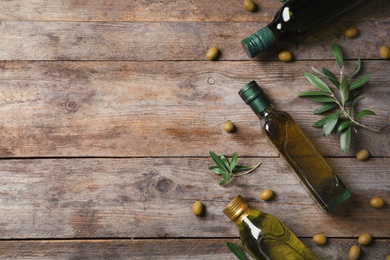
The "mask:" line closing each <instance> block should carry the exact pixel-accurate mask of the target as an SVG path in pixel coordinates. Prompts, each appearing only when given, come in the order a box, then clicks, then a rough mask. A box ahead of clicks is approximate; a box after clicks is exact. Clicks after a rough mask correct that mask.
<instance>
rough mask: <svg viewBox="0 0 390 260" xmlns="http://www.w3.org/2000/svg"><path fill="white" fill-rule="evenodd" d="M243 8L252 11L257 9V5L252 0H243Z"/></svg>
mask: <svg viewBox="0 0 390 260" xmlns="http://www.w3.org/2000/svg"><path fill="white" fill-rule="evenodd" d="M244 8H245V9H246V10H247V11H249V12H254V11H256V10H257V5H256V3H255V2H253V1H252V0H244Z"/></svg>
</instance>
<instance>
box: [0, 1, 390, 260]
mask: <svg viewBox="0 0 390 260" xmlns="http://www.w3.org/2000/svg"><path fill="white" fill-rule="evenodd" d="M255 1H256V3H257V4H258V5H259V7H260V8H259V10H258V12H255V13H250V12H247V11H246V10H245V9H244V8H243V2H242V1H236V0H215V1H208V0H197V1H186V0H137V1H127V0H115V1H107V0H96V1H92V0H84V1H80V0H50V1H49V0H7V1H0V10H2V12H0V35H1V37H0V50H1V51H0V116H1V120H0V164H1V167H0V259H23V260H24V259H30V260H38V259H39V260H45V259H71V260H78V259H80V260H81V259H83V260H85V259H87V260H88V259H235V257H234V255H233V254H232V253H231V252H230V251H229V250H228V248H227V247H226V245H225V243H226V242H227V241H231V242H235V243H237V244H238V243H239V240H238V233H237V228H236V227H235V225H234V223H232V222H231V221H230V220H228V219H227V217H226V216H224V214H223V213H222V210H223V208H224V207H225V206H226V204H227V203H228V202H229V201H230V200H231V199H232V198H233V197H234V196H236V195H238V194H241V195H242V196H244V197H245V198H246V199H247V200H248V202H249V203H250V204H251V205H252V206H253V207H255V208H258V209H260V210H264V211H265V212H268V213H271V214H274V215H275V216H277V217H278V218H279V219H280V220H282V221H283V222H284V223H285V224H286V225H287V226H288V227H289V228H290V229H291V230H292V231H293V232H294V233H295V234H296V235H298V236H299V237H300V238H302V240H303V242H304V243H305V244H306V245H307V246H308V247H309V248H310V249H311V250H313V252H314V253H315V254H316V255H317V256H318V257H319V259H331V260H333V259H340V260H341V259H347V257H348V256H347V255H348V251H349V248H350V247H351V246H352V245H354V244H357V237H358V236H359V235H360V234H362V233H364V232H368V233H371V234H372V235H373V236H374V242H373V243H372V244H371V245H370V246H362V250H363V254H362V256H361V258H360V259H363V260H365V259H367V260H372V259H375V260H376V259H385V257H386V255H389V254H390V240H389V238H390V233H389V232H390V219H389V215H390V208H389V202H390V197H389V196H390V190H389V189H390V178H389V170H388V169H389V168H390V124H389V114H390V102H389V98H388V96H389V95H388V92H389V91H388V89H389V75H390V74H389V71H390V65H389V62H388V61H387V60H381V59H380V57H379V53H378V51H379V47H380V46H382V45H389V39H390V34H389V33H390V17H389V15H388V14H389V13H390V2H389V1H388V0H371V1H369V2H368V3H366V4H365V5H364V6H362V7H360V8H358V9H356V10H354V11H353V12H351V13H349V14H347V15H344V16H343V17H342V19H341V20H339V21H337V22H334V23H332V24H330V25H329V26H328V27H327V28H325V29H323V30H321V31H320V32H319V33H316V34H314V35H312V36H311V37H309V38H307V39H306V40H305V41H302V42H299V43H298V42H288V43H283V44H280V45H278V46H277V47H274V48H272V49H270V50H269V51H267V52H266V53H263V54H262V55H260V56H258V57H257V58H255V59H254V60H249V59H248V57H247V56H246V55H245V53H244V51H243V50H242V47H241V46H240V41H241V40H242V39H243V38H244V37H247V36H249V35H250V34H252V33H254V32H256V31H257V30H258V29H260V28H262V27H263V26H265V25H266V24H268V23H269V22H270V21H271V20H272V18H273V15H274V13H275V12H276V11H277V10H278V8H279V7H280V6H281V5H282V4H281V3H280V2H279V1H278V0H264V1H258V0H255ZM350 26H355V27H357V28H358V29H359V37H357V38H355V39H346V38H345V36H344V31H345V29H346V28H348V27H350ZM334 42H336V43H339V44H340V45H341V46H342V47H343V50H344V54H345V58H346V59H347V60H349V61H348V62H346V65H347V67H346V69H347V70H352V69H353V67H354V66H355V60H356V59H357V58H358V57H360V58H361V59H362V60H363V72H362V73H363V74H372V79H371V80H370V82H369V83H368V84H367V86H366V87H365V89H364V92H363V95H364V96H365V97H366V98H365V99H364V100H362V101H361V104H360V105H359V106H358V108H357V109H358V110H362V109H371V110H373V111H375V112H376V113H377V116H374V117H367V118H365V119H364V123H367V124H369V125H371V126H373V127H376V128H382V130H381V131H380V132H379V133H375V132H370V131H367V130H364V129H358V131H359V132H358V136H357V135H355V136H353V142H352V146H351V150H350V152H349V153H348V154H346V155H344V154H342V153H341V151H340V148H339V142H338V140H337V137H336V136H332V137H329V138H327V139H324V138H322V137H321V131H320V130H318V129H314V128H312V127H311V124H312V123H313V122H315V121H317V120H318V119H319V117H318V116H316V115H313V114H312V111H313V110H314V109H315V108H316V107H317V106H318V104H316V103H314V102H312V101H308V100H306V99H302V98H298V96H297V95H298V94H299V93H300V92H302V91H306V90H309V89H313V87H312V86H310V85H309V83H308V82H307V81H306V80H305V78H304V77H303V72H305V71H310V67H311V66H314V67H316V68H321V67H327V68H331V69H334V70H335V69H336V64H335V62H334V59H333V56H332V53H331V51H330V46H331V44H333V43H334ZM214 45H215V46H217V47H218V48H219V49H220V50H221V54H222V55H221V56H220V58H219V60H218V61H215V62H210V61H207V60H206V58H205V54H206V51H207V50H208V49H209V48H210V47H211V46H214ZM281 50H289V51H291V52H292V53H293V56H294V62H292V63H282V62H279V61H278V60H277V54H278V53H279V52H280V51H281ZM251 80H256V81H257V82H258V83H259V84H260V85H261V86H262V87H263V89H264V91H265V93H266V94H267V95H268V96H269V97H270V99H271V101H272V102H273V103H274V104H275V105H276V107H278V108H279V109H281V110H284V111H287V112H289V113H290V114H291V115H292V116H293V117H294V118H295V120H296V121H297V122H298V124H299V125H300V126H301V127H302V128H303V130H304V131H305V132H306V133H307V134H308V136H309V137H310V138H311V139H312V140H313V142H314V143H315V144H316V145H317V147H318V148H319V150H320V152H321V153H322V154H324V155H325V156H326V157H327V158H326V159H327V161H328V162H329V164H330V165H331V167H332V168H333V169H334V170H335V171H336V172H337V174H338V175H339V176H340V178H341V179H342V180H343V181H344V183H345V184H346V185H347V186H348V187H349V188H350V190H351V191H352V197H351V198H350V199H349V200H348V201H347V202H345V203H343V204H342V205H341V206H340V207H339V208H338V209H337V210H336V211H335V212H334V213H331V214H325V213H323V212H322V211H321V210H320V209H319V207H317V206H316V205H315V203H314V201H313V200H312V199H311V197H310V196H309V194H308V192H307V191H306V190H305V189H304V187H303V186H302V185H301V184H300V183H299V182H298V180H297V178H296V177H295V175H294V173H293V172H292V170H291V169H290V168H289V167H288V166H286V164H285V162H284V160H283V159H282V158H280V157H279V155H278V153H277V151H276V150H275V149H274V147H273V146H272V145H271V144H270V143H269V142H268V141H267V139H266V138H265V136H264V135H263V134H262V133H261V132H260V130H259V121H258V118H257V117H256V116H255V115H254V114H253V112H252V111H251V110H250V108H249V107H248V106H246V105H245V104H244V102H243V101H242V100H241V99H240V98H239V96H238V95H237V92H238V90H239V89H240V88H241V87H242V86H244V85H245V84H247V83H248V82H249V81H251ZM227 120H231V121H233V122H234V123H235V124H236V126H237V132H236V133H234V134H228V133H226V132H224V131H223V129H222V125H223V123H224V122H225V121H227ZM362 148H365V149H368V150H369V151H370V153H371V157H370V159H369V160H367V161H365V162H360V161H357V160H356V159H355V158H354V155H355V153H356V152H357V151H358V150H360V149H362ZM209 150H213V151H214V152H216V153H218V154H222V153H223V154H225V155H227V156H231V155H232V153H233V152H236V151H237V152H238V154H239V156H240V159H239V162H240V163H241V164H245V165H254V164H256V163H258V162H259V161H262V165H261V167H260V168H259V169H258V170H256V171H255V172H253V173H251V174H249V175H246V176H243V177H239V178H235V179H233V180H232V181H231V183H229V184H227V185H226V186H224V187H221V186H219V185H218V183H219V181H220V176H216V175H214V174H213V173H212V172H211V171H209V170H208V167H209V166H211V165H212V164H213V163H212V161H211V159H210V158H209V156H208V152H209ZM265 188H270V189H273V190H274V191H275V192H276V197H275V199H274V200H272V201H270V202H263V201H261V200H260V198H259V192H260V191H261V190H262V189H265ZM374 196H380V197H382V198H383V199H384V200H385V201H386V206H385V207H384V208H383V209H373V208H371V207H370V205H369V200H370V199H371V198H372V197H374ZM195 200H201V201H202V202H203V203H204V204H205V206H206V214H205V215H204V216H203V217H195V216H194V215H193V214H192V213H191V206H192V204H193V203H194V201H195ZM319 232H322V233H324V234H326V235H327V236H328V238H329V243H328V244H327V245H326V246H324V247H319V246H316V245H314V243H313V242H312V241H311V238H312V236H313V235H314V234H316V233H319Z"/></svg>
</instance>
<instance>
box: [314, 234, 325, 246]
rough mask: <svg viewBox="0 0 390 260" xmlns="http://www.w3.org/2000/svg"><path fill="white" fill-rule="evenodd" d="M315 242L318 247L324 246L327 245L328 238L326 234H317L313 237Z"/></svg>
mask: <svg viewBox="0 0 390 260" xmlns="http://www.w3.org/2000/svg"><path fill="white" fill-rule="evenodd" d="M313 242H314V243H315V244H316V245H319V246H322V245H325V244H326V242H327V238H326V236H325V235H324V234H316V235H314V236H313Z"/></svg>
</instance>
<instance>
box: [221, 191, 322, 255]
mask: <svg viewBox="0 0 390 260" xmlns="http://www.w3.org/2000/svg"><path fill="white" fill-rule="evenodd" d="M223 212H224V213H225V215H226V216H228V217H229V218H230V220H232V221H234V222H235V223H236V224H237V227H238V231H239V233H240V240H241V243H242V245H243V246H244V248H245V250H246V251H247V252H248V253H249V254H250V255H251V256H252V257H253V258H254V259H258V260H263V259H264V260H282V259H294V260H310V259H317V258H316V257H315V256H314V254H313V253H312V252H311V251H310V250H309V249H308V248H307V247H306V246H305V245H304V244H303V243H302V242H301V241H300V240H299V239H298V238H297V237H296V236H295V235H294V233H293V232H291V230H290V229H288V228H287V227H286V226H285V225H284V224H283V223H282V222H280V220H279V219H277V218H276V217H274V216H273V215H271V214H267V213H265V212H261V211H258V210H256V209H252V208H251V207H249V205H248V204H247V203H246V202H245V201H244V199H243V198H242V197H241V196H240V195H238V196H237V197H235V198H234V199H233V200H232V201H231V202H230V203H229V204H228V205H227V206H226V207H225V209H224V210H223Z"/></svg>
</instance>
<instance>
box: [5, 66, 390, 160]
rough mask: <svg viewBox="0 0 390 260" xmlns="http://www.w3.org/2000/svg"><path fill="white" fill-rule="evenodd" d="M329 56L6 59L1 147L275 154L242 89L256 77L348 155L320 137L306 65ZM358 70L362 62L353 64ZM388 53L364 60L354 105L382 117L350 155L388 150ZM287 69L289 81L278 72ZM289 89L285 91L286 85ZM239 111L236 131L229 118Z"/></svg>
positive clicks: (44, 151) (45, 152) (31, 153)
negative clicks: (226, 126)
mask: <svg viewBox="0 0 390 260" xmlns="http://www.w3.org/2000/svg"><path fill="white" fill-rule="evenodd" d="M310 66H314V67H317V68H321V67H323V66H324V67H330V68H335V62H334V61H323V62H315V61H310V62H307V61H305V62H295V63H290V64H287V63H282V62H262V63H260V62H250V61H248V62H217V63H213V62H141V63H140V62H3V63H2V65H1V66H0V89H1V96H2V98H1V99H0V112H1V115H2V120H1V122H0V130H1V132H0V133H1V139H0V156H1V157H8V158H10V157H75V156H81V157H89V156H100V157H101V156H103V157H107V156H108V157H110V156H120V157H127V156H137V157H142V156H160V157H161V156H207V155H208V151H209V150H215V151H216V152H218V153H227V154H232V153H233V152H234V151H237V152H238V153H239V154H240V155H241V156H277V155H278V153H277V152H276V150H275V148H274V147H273V146H272V145H271V144H270V143H269V142H268V141H267V139H266V137H265V136H264V135H262V134H261V132H260V126H259V121H258V118H257V117H256V116H255V115H254V114H253V112H252V111H251V110H250V108H249V107H248V106H247V105H245V104H244V102H243V101H242V100H241V99H240V97H239V96H238V94H237V92H238V91H239V89H240V88H241V87H243V86H244V85H245V84H247V83H248V82H249V81H251V80H253V79H255V80H257V82H258V83H259V84H260V85H261V86H262V87H263V88H264V91H265V92H266V93H267V94H268V95H269V97H270V99H271V100H272V102H273V103H274V104H275V105H276V106H277V107H278V108H279V109H281V110H285V111H287V112H289V113H291V115H292V116H293V117H294V118H295V119H296V121H297V122H298V124H299V125H301V127H302V128H303V129H304V131H305V132H306V133H307V134H308V135H309V137H310V138H311V139H312V140H313V142H314V143H315V144H316V145H317V146H318V148H319V150H320V151H321V152H322V153H323V154H324V155H326V156H344V155H343V154H342V152H341V150H340V148H339V142H338V140H337V137H336V136H335V137H331V138H322V136H321V131H320V130H319V129H316V128H313V127H311V124H312V123H313V122H315V121H317V120H319V118H320V117H319V116H317V115H313V114H312V111H313V110H314V109H315V108H316V107H317V106H318V104H316V103H315V102H312V101H309V100H307V99H303V98H299V97H298V94H299V93H300V92H302V91H306V90H310V89H312V88H313V87H312V86H310V85H309V83H308V82H307V81H306V79H305V78H304V77H303V72H304V71H311V69H310ZM346 66H348V67H349V68H350V69H352V68H353V67H354V66H355V64H354V62H353V63H349V64H347V65H346ZM389 66H390V65H389V63H388V62H387V61H364V62H363V67H364V73H365V74H372V79H371V80H370V82H369V83H368V85H367V86H366V90H364V92H363V94H364V96H365V97H366V98H365V99H364V100H362V101H361V105H360V106H358V107H357V109H358V110H361V109H372V110H373V111H375V112H376V113H377V116H375V117H371V118H367V119H366V120H365V121H364V122H365V123H368V124H370V125H371V126H373V127H376V128H380V127H383V129H382V131H381V132H379V133H375V132H370V131H367V130H364V129H359V133H358V134H359V135H358V138H356V137H354V138H353V143H352V147H351V151H350V153H349V154H348V155H349V156H353V155H354V154H355V153H356V152H357V151H358V150H360V149H362V148H365V149H368V150H369V151H370V152H371V154H372V156H379V157H381V156H387V157H389V156H390V145H389V140H390V138H389V134H390V132H389V131H388V129H389V124H388V116H389V110H388V107H389V100H388V98H387V97H388V71H389V70H390V67H389ZM281 77H283V80H281ZM287 89H288V91H286V90H287ZM226 120H232V121H233V122H234V123H235V124H236V126H237V129H238V131H237V132H236V133H234V134H227V133H226V132H224V131H223V129H222V126H223V123H224V122H225V121H226Z"/></svg>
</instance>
